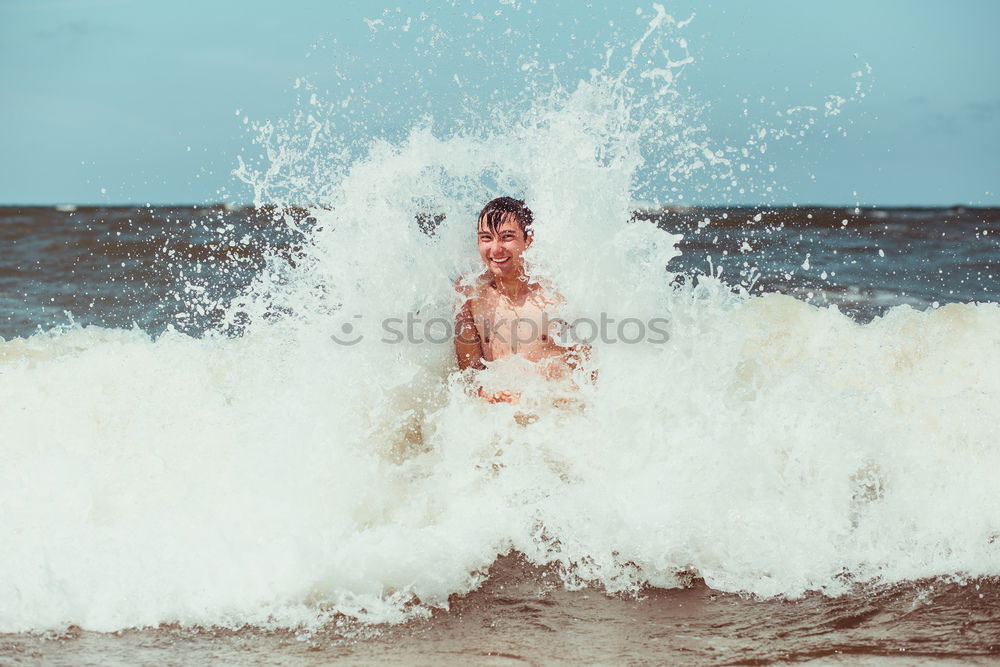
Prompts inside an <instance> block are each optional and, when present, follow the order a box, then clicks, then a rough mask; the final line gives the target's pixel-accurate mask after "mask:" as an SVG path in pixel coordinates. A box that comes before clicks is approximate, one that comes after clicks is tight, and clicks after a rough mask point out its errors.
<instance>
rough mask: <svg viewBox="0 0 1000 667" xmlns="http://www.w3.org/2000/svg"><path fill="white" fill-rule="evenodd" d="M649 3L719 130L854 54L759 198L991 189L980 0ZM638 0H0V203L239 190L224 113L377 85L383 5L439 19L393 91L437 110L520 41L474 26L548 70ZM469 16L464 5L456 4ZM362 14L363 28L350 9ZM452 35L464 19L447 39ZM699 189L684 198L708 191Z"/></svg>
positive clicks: (998, 163) (238, 143)
mask: <svg viewBox="0 0 1000 667" xmlns="http://www.w3.org/2000/svg"><path fill="white" fill-rule="evenodd" d="M663 4H664V5H665V6H666V9H667V11H668V12H669V13H671V14H672V15H674V16H676V17H677V18H679V19H681V18H688V17H689V16H690V15H691V14H692V13H694V15H695V17H694V20H693V21H692V22H691V23H690V24H689V25H688V26H687V27H686V28H685V29H684V33H683V34H684V36H685V37H686V39H687V40H688V43H689V45H690V51H691V54H692V55H693V56H694V58H695V62H694V64H693V65H691V66H690V67H688V68H687V69H686V70H685V72H684V77H683V80H682V83H683V86H684V87H685V88H686V89H690V91H691V94H692V95H694V96H696V97H697V99H699V100H701V101H702V102H704V105H705V112H704V119H705V121H706V123H707V124H708V126H709V128H710V132H711V134H712V136H713V137H714V138H716V139H717V140H719V141H721V142H726V141H727V140H730V139H732V140H736V139H737V138H738V137H739V136H742V135H741V133H742V132H744V131H745V127H743V126H741V125H740V123H741V122H742V121H741V120H740V115H741V113H742V111H743V109H745V108H748V106H749V108H750V110H751V114H752V115H756V116H757V117H758V119H766V117H767V114H772V113H773V109H780V108H782V107H787V106H789V105H796V104H816V103H818V102H820V103H821V101H822V99H824V97H825V96H826V95H827V94H841V95H846V94H848V93H849V92H850V91H851V90H852V86H853V83H854V80H853V79H852V78H851V73H852V72H854V71H857V70H858V69H859V68H860V67H861V66H862V65H863V64H864V63H868V64H870V65H871V68H872V73H871V74H870V75H866V77H865V78H864V82H865V85H866V87H867V88H866V89H867V90H869V92H868V94H867V96H866V97H865V99H864V100H861V101H860V102H859V103H856V104H855V103H852V104H848V105H846V106H845V108H844V111H843V113H842V114H841V116H840V117H838V118H837V119H836V121H837V122H842V123H843V126H844V127H845V128H846V129H847V136H846V137H844V136H842V135H841V134H840V133H839V132H832V133H831V134H832V136H830V137H824V136H822V135H823V132H814V133H812V134H811V135H809V136H807V137H806V138H804V139H803V140H802V143H801V145H797V146H793V145H788V146H784V147H778V148H776V150H775V152H774V154H773V155H772V157H773V159H774V160H776V161H777V162H778V164H779V170H778V172H777V173H778V174H779V178H780V181H781V184H782V187H783V190H782V191H781V192H780V193H778V194H774V195H772V196H771V197H770V199H769V200H768V201H766V202H763V203H787V202H792V201H796V202H799V203H805V202H811V203H824V204H855V203H860V204H862V205H869V204H871V205H874V204H883V205H890V204H919V205H936V204H940V205H950V204H971V205H1000V74H998V66H1000V40H997V39H996V37H995V31H996V29H997V28H998V27H1000V2H996V1H995V0H955V1H954V2H950V3H944V2H939V1H937V0H933V1H932V0H879V1H878V2H872V1H871V0H864V1H862V0H842V1H840V2H837V3H813V2H808V3H807V2H799V1H793V0H780V1H779V0H758V1H756V2H754V3H746V2H735V1H731V2H693V1H690V0H687V1H684V2H681V1H678V2H664V3H663ZM650 6H651V3H645V2H633V3H629V4H627V5H625V4H623V3H620V2H613V3H612V2H608V3H601V2H589V3H588V2H579V1H567V0H562V1H544V0H538V2H531V1H530V0H506V1H502V0H489V1H486V0H453V1H448V2H418V1H415V0H394V1H393V2H391V3H389V4H387V5H384V6H383V5H377V4H374V3H371V2H365V3H361V2H350V1H339V2H338V1H332V0H331V1H327V2H319V1H316V0H311V1H297V0H289V1H287V2H283V3H279V4H275V3H265V2H258V1H254V0H243V1H241V2H235V1H230V0H215V1H212V2H201V3H195V2H190V1H188V0H179V1H177V2H171V3H155V2H139V1H137V0H0V90H2V91H3V104H2V105H0V127H2V128H3V129H2V131H0V153H2V154H3V156H4V160H3V167H2V172H0V175H2V178H0V203H22V204H31V203H38V204H59V203H126V202H135V203H145V202H150V203H203V202H210V201H217V200H219V198H220V197H221V196H223V195H227V196H229V197H231V198H232V199H235V200H241V199H243V200H245V199H246V198H247V197H248V196H249V193H247V192H246V190H245V188H243V186H242V185H241V184H240V183H239V182H238V181H237V180H236V179H235V178H234V177H233V176H232V173H231V172H232V170H233V168H234V167H235V166H236V159H237V156H238V155H240V154H241V153H244V152H246V151H248V149H249V148H250V147H251V135H250V134H249V133H248V131H247V128H246V126H245V125H244V124H243V122H242V120H243V118H244V117H250V118H253V119H268V118H274V119H277V118H282V117H287V116H288V115H289V114H290V113H292V112H293V111H294V109H295V108H296V107H295V101H296V96H297V95H300V94H301V89H298V90H297V89H295V87H294V86H295V81H296V79H299V78H302V77H305V78H308V80H309V81H311V82H312V84H313V85H315V86H316V87H317V88H318V89H319V90H320V92H324V91H333V92H331V95H332V96H333V97H336V95H337V94H339V93H338V92H337V91H339V92H340V93H342V92H343V91H345V90H347V89H349V88H351V87H353V88H355V89H356V90H358V89H360V87H361V86H362V85H363V84H364V82H365V81H366V80H371V79H374V77H375V76H377V75H383V76H384V77H385V79H387V80H388V81H389V82H390V83H389V85H388V86H385V85H383V86H382V87H381V88H378V87H376V88H374V89H373V90H372V91H370V93H368V94H370V95H372V96H379V95H383V96H388V95H389V93H388V92H387V87H388V88H391V82H392V77H393V73H392V72H389V71H388V70H390V69H392V70H397V71H403V70H405V69H406V68H407V67H409V66H411V65H412V64H413V62H411V61H410V60H409V59H408V58H407V57H404V55H402V54H404V53H406V51H405V49H403V50H398V51H395V52H393V51H392V49H390V48H388V44H389V43H391V41H392V40H393V39H395V37H393V36H389V37H387V36H386V35H387V33H385V32H382V33H378V31H379V30H383V28H384V26H385V25H387V24H395V25H402V22H403V21H404V20H405V19H406V18H412V19H413V20H417V18H418V17H419V16H420V14H421V13H423V14H424V15H425V24H426V25H430V24H434V25H436V26H438V27H439V28H440V30H441V31H442V33H443V34H445V35H447V39H448V40H450V42H449V45H448V46H445V47H441V52H440V54H439V56H438V57H436V58H435V57H434V56H433V54H431V55H428V54H427V53H426V52H425V53H424V56H423V58H424V60H422V61H420V62H421V64H423V65H426V64H429V63H432V61H433V63H432V64H433V69H434V70H435V72H434V74H433V75H429V76H427V77H426V89H425V90H423V91H414V89H413V84H412V81H411V82H410V84H409V85H410V88H409V89H408V91H409V93H410V94H411V95H414V93H415V92H419V95H414V97H415V98H417V97H419V98H421V99H423V100H427V101H428V104H431V107H430V108H429V111H430V113H431V114H432V115H441V114H450V115H452V116H454V114H456V113H458V112H455V111H452V110H450V109H449V108H448V105H445V104H444V103H443V102H442V103H441V104H440V105H438V106H435V105H434V104H432V103H431V101H432V100H441V99H444V98H446V97H447V94H450V93H446V92H445V86H446V83H447V82H449V81H450V80H451V79H452V78H453V76H454V74H456V73H457V74H461V75H462V76H463V77H465V78H466V79H469V78H472V79H475V78H477V77H480V78H482V79H483V80H484V81H485V80H486V77H487V76H490V75H489V74H487V72H488V71H490V70H497V71H500V70H503V69H504V68H505V67H507V66H509V65H510V64H511V63H516V62H517V58H518V57H520V56H521V55H523V54H517V53H505V52H504V51H503V49H504V48H510V47H511V44H512V42H510V41H509V40H508V41H503V40H500V41H498V42H497V44H496V48H495V50H493V51H487V50H486V49H483V51H486V53H487V54H488V55H487V60H486V61H484V60H482V59H481V58H480V59H476V58H472V57H470V58H468V59H466V58H464V57H463V55H462V53H464V50H468V47H469V45H470V43H472V42H481V41H482V35H484V34H487V33H488V34H491V35H500V34H502V33H503V31H504V30H505V29H506V28H508V27H511V28H513V29H514V31H515V34H516V35H519V36H520V37H522V38H525V39H527V38H530V40H532V41H534V42H535V43H536V44H538V45H539V46H538V51H539V52H540V56H541V58H542V59H543V60H545V61H546V62H550V63H557V64H559V70H558V71H559V73H560V75H561V78H562V80H563V81H564V82H565V81H566V80H567V79H571V78H572V77H574V76H580V75H582V73H583V72H585V71H586V69H587V68H588V67H591V66H594V65H596V64H597V63H598V61H599V59H600V56H601V54H602V53H603V48H598V47H599V45H600V44H601V43H602V42H605V41H609V42H610V43H613V44H614V43H621V44H623V45H624V44H627V43H630V42H631V41H632V40H634V39H635V38H637V37H638V36H639V35H640V34H641V32H642V28H643V26H644V24H645V20H646V19H648V16H649V14H650ZM384 8H388V9H389V13H388V14H387V15H385V16H383V9H384ZM397 8H398V10H399V11H397ZM637 8H641V9H643V10H644V12H645V14H644V16H637V15H636V9H637ZM498 11H499V12H500V13H499V15H497V12H498ZM476 14H480V15H482V16H483V17H484V19H483V20H482V21H477V20H473V19H472V18H470V17H473V16H474V15H476ZM379 18H383V19H384V21H385V23H384V24H382V25H379V24H376V33H378V34H376V33H373V32H372V30H370V28H369V24H368V23H367V22H366V21H365V19H369V20H372V19H379ZM611 24H613V26H612V25H611ZM476 30H478V31H479V32H478V33H476V32H475V31H476ZM483 30H485V31H486V32H485V33H484V32H483ZM470 32H471V33H474V35H478V36H473V37H465V35H466V33H470ZM397 34H398V35H399V36H400V37H402V35H401V34H400V33H397ZM425 34H426V33H425ZM387 40H388V41H387ZM463 40H465V41H463ZM517 43H518V42H517V41H515V42H513V44H514V45H515V46H516V44H517ZM463 49H464V50H463ZM489 58H495V59H496V62H490V61H489ZM512 69H513V70H516V69H517V68H512ZM397 75H398V76H403V75H402V74H397ZM493 76H495V75H493ZM498 80H499V79H498ZM451 93H454V91H451ZM357 94H358V93H355V95H357ZM761 98H764V101H763V102H761V101H760V99H761ZM385 99H389V98H388V97H386V98H385ZM744 99H746V100H749V102H744V101H743V100H744ZM772 103H773V106H771V105H772ZM414 106H418V105H417V104H414ZM237 110H240V115H237V114H236V111H237ZM422 110H423V111H426V109H422ZM408 119H409V116H407V115H406V114H401V115H400V117H399V118H397V119H395V122H398V123H399V124H402V125H405V124H406V122H407V120H408ZM452 120H454V118H452ZM834 127H835V124H830V125H829V127H828V128H827V129H830V130H833V129H834ZM383 129H384V128H383ZM377 131H378V130H373V132H377ZM360 139H364V137H361V138H360ZM855 193H856V194H855ZM704 197H705V198H706V201H701V202H691V203H720V202H718V201H712V195H711V194H706V195H704ZM760 200H761V197H759V196H755V195H747V196H746V197H744V198H743V199H742V200H739V199H737V200H735V201H734V200H730V203H757V202H758V201H760Z"/></svg>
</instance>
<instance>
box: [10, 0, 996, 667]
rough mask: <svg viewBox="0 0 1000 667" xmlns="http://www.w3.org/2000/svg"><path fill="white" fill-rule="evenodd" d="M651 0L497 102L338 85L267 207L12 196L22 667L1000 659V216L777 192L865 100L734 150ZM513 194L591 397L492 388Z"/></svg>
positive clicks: (260, 195)
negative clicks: (498, 267)
mask: <svg viewBox="0 0 1000 667" xmlns="http://www.w3.org/2000/svg"><path fill="white" fill-rule="evenodd" d="M654 10H655V11H654V12H652V13H648V12H647V14H646V15H644V16H643V17H642V24H641V25H640V29H638V30H637V31H636V33H635V34H634V35H631V36H630V37H628V38H627V39H625V40H624V41H623V42H622V43H621V44H618V45H617V47H616V48H617V50H616V49H615V48H612V49H610V50H609V51H607V52H606V53H604V52H602V53H601V54H600V55H601V57H600V58H598V59H597V61H598V65H597V66H595V67H594V68H593V69H592V70H591V71H590V72H589V73H586V74H584V75H583V76H582V77H581V78H573V77H568V76H564V77H562V78H552V77H551V76H550V71H551V70H550V69H549V68H544V67H536V68H530V67H528V68H524V67H522V68H519V69H518V70H517V71H518V72H523V76H524V77H525V80H526V81H527V83H526V84H525V86H524V88H523V91H522V93H523V94H519V95H514V96H511V99H510V100H509V101H508V103H504V102H503V101H496V106H492V107H490V111H489V113H485V114H483V115H476V114H477V112H475V111H474V110H470V109H481V108H485V106H488V105H478V106H477V105H473V106H471V107H469V108H464V109H462V110H454V109H453V110H450V111H449V110H438V114H439V116H440V117H438V118H437V122H433V121H434V119H433V118H432V119H431V120H428V119H426V118H425V119H421V120H418V121H415V122H414V123H413V124H412V125H411V126H408V127H407V128H406V130H405V131H403V132H398V133H395V134H393V133H391V132H390V133H378V132H375V131H374V130H371V132H370V133H369V134H368V135H365V137H366V138H365V139H364V140H363V141H359V140H358V139H357V137H358V136H359V135H358V132H357V130H358V127H360V126H358V125H356V123H359V122H361V120H366V121H370V122H375V120H373V119H377V118H380V116H379V115H378V114H377V113H374V111H377V110H378V109H377V108H376V107H377V103H376V101H374V100H375V97H371V98H370V100H369V103H370V105H372V107H371V108H368V109H367V111H369V112H372V113H362V114H359V115H353V116H347V115H345V114H347V113H348V112H347V111H345V109H355V107H352V106H350V105H346V104H340V103H338V101H337V100H333V101H331V103H330V104H325V103H323V102H322V101H319V102H317V99H316V94H315V93H310V95H306V96H304V97H303V101H302V104H303V105H304V107H303V109H304V111H303V112H302V113H295V114H293V115H292V116H291V117H289V118H288V119H286V120H285V121H281V122H271V121H267V122H262V123H260V124H259V125H256V126H254V127H255V130H256V131H258V135H257V138H256V139H255V140H254V141H253V142H252V147H253V148H254V149H255V150H259V152H260V154H259V156H258V157H257V158H256V159H251V157H249V154H248V155H247V156H246V157H241V158H240V161H239V163H238V165H237V166H236V169H235V174H234V178H235V179H237V180H239V181H241V182H243V183H245V184H246V185H247V187H248V190H249V191H252V196H250V197H248V199H249V200H250V201H249V202H248V203H247V204H246V205H242V204H240V205H237V204H231V203H227V204H219V203H203V204H199V205H175V206H164V205H158V206H152V205H128V206H88V205H83V204H73V203H67V204H65V205H60V206H14V205H12V206H5V207H0V249H2V252H0V434H2V437H3V444H2V452H3V458H2V461H3V465H2V466H0V545H2V548H0V663H2V664H56V665H81V664H130V665H131V664H175V665H188V664H206V663H210V664H241V665H242V664H273V665H314V664H352V665H353V664H373V663H390V664H515V663H528V664H565V663H573V664H692V665H760V664H785V663H809V664H883V663H890V662H891V663H898V664H923V663H936V664H995V662H996V661H997V660H998V659H1000V493H997V489H998V485H997V472H996V471H997V470H1000V426H998V422H997V419H996V414H997V413H996V406H997V404H998V402H1000V336H998V333H997V332H998V331H1000V209H995V208H982V207H973V206H965V205H962V206H954V205H950V204H948V205H942V206H940V207H900V206H884V205H878V204H872V203H864V202H849V203H847V204H844V205H838V206H819V205H815V206H814V205H808V204H782V205H777V204H769V203H766V202H768V201H775V200H777V199H778V198H779V197H780V196H781V195H780V192H779V190H780V187H781V184H780V179H779V177H778V176H774V175H773V174H774V173H780V171H781V170H778V172H774V171H773V170H772V169H771V168H770V166H771V165H770V164H769V161H770V160H771V159H772V158H771V157H770V153H769V152H768V150H769V148H768V147H773V146H774V145H775V144H776V143H780V142H782V141H785V142H788V141H794V137H795V136H800V135H799V134H798V133H799V132H806V131H817V132H825V131H827V130H831V131H833V130H836V128H837V127H838V124H840V123H842V122H843V118H844V117H845V116H847V115H849V114H850V113H851V111H850V105H851V104H854V103H858V104H861V103H862V101H861V100H862V98H863V93H864V88H863V86H862V87H859V88H856V89H855V91H854V93H850V94H846V95H844V96H840V97H838V98H837V99H838V100H840V102H837V103H836V104H833V103H831V105H830V106H825V107H824V106H823V105H819V106H816V107H815V108H814V109H812V111H809V110H806V111H802V110H801V109H798V110H797V111H796V115H795V118H796V119H797V120H796V124H792V129H791V130H790V129H789V123H786V122H784V120H782V121H781V122H780V123H779V124H777V125H776V126H774V127H769V126H767V125H766V124H762V125H760V126H759V127H757V128H756V129H755V130H754V132H752V133H751V134H749V135H748V137H747V139H746V142H745V143H744V144H742V145H727V144H725V143H724V142H721V141H716V140H714V139H713V133H712V128H711V127H706V126H705V125H704V124H699V122H698V121H697V120H696V117H695V115H696V113H697V108H698V106H699V105H698V104H697V103H695V102H696V101H691V100H687V99H686V98H685V93H684V91H683V90H681V89H679V88H677V87H676V86H675V85H674V82H675V78H676V76H677V75H679V74H680V70H681V69H682V68H683V67H684V63H685V59H684V58H679V56H678V53H679V52H681V53H682V52H683V47H684V42H683V39H681V38H680V37H678V34H677V30H678V29H679V28H680V24H681V23H682V22H678V21H676V20H673V19H672V18H671V17H670V16H669V15H668V14H666V12H665V11H664V10H663V8H662V7H659V6H658V5H656V6H654ZM406 25H407V30H409V25H410V24H409V23H407V24H406ZM420 30H421V28H420V27H419V26H416V27H413V29H412V33H411V32H406V35H408V36H409V37H408V38H413V39H421V38H422V37H421V33H420ZM428 30H429V28H428ZM400 34H402V33H400ZM414 35H415V36H414ZM396 37H397V36H393V39H396ZM420 43H421V44H425V43H427V42H420ZM667 46H670V47H671V48H673V51H672V55H669V56H668V54H667V51H668V49H667V48H666V47H667ZM678 49H681V51H678ZM446 74H449V79H450V72H448V71H447V70H446ZM864 76H865V74H864V72H863V71H860V72H859V80H862V81H863V80H864ZM345 85H347V84H345ZM401 85H402V84H401ZM414 85H416V84H414ZM359 90H360V92H358V93H357V94H356V95H355V97H354V98H352V99H353V100H354V101H353V102H352V104H354V105H357V104H362V105H363V104H364V103H365V102H364V99H363V98H364V90H363V89H359ZM359 99H360V101H359ZM841 103H844V104H843V105H841ZM504 104H507V106H504ZM305 111H308V113H306V112H305ZM432 112H433V110H432ZM351 113H352V114H353V113H356V112H355V111H351ZM692 114H695V115H692ZM433 115H434V114H433V113H431V116H433ZM359 119H361V120H359ZM459 121H460V122H459ZM761 122H762V123H763V121H761ZM351 123H355V125H351ZM799 123H801V125H800V124H799ZM348 127H350V128H352V130H351V132H347V131H346V130H345V128H348ZM810 128H816V129H815V130H812V129H810ZM834 134H835V132H834ZM346 137H353V138H352V139H348V138H346ZM789 168H794V165H791V166H789V165H785V166H784V167H783V169H786V170H787V169H789ZM775 188H778V190H775ZM748 193H749V194H748ZM754 193H757V194H759V195H760V199H761V201H763V202H765V203H762V204H759V205H743V204H741V205H737V204H735V203H728V204H727V203H725V200H726V199H727V198H729V199H732V200H736V199H739V198H740V197H744V196H750V195H753V194H754ZM499 195H512V196H515V197H519V198H523V199H524V200H525V201H526V202H527V203H528V205H529V206H530V207H531V208H532V210H533V212H534V216H535V223H534V225H533V227H534V237H533V241H532V244H531V247H530V249H529V250H528V251H527V253H526V254H525V259H526V262H527V267H528V270H529V273H530V274H531V275H532V277H533V278H536V277H537V279H538V280H539V281H542V282H543V283H544V284H545V285H548V286H549V287H550V288H551V289H552V290H554V291H555V292H557V293H558V294H559V296H560V299H559V300H558V306H557V311H558V312H557V314H558V316H559V317H560V321H562V322H566V323H569V324H570V329H571V331H572V332H573V335H574V336H575V337H576V338H575V339H574V344H578V345H581V346H582V345H585V346H586V348H587V350H588V352H587V354H586V355H585V361H584V362H583V363H582V364H581V365H580V367H579V368H577V369H576V370H575V371H574V372H573V374H572V377H570V378H568V379H566V380H565V381H549V380H545V379H543V378H542V377H541V376H540V375H539V374H538V373H536V372H535V371H534V369H533V368H532V367H531V364H530V363H529V362H525V361H524V360H521V359H518V358H516V357H514V358H511V359H509V360H506V361H498V362H494V363H491V364H489V365H488V368H486V369H485V370H483V371H480V372H478V373H477V374H476V375H475V377H470V376H468V375H467V374H463V373H461V372H459V371H458V368H457V364H456V362H455V357H454V350H453V343H452V335H453V331H452V329H451V327H452V322H453V321H454V316H455V313H456V312H457V309H458V308H459V307H460V305H461V303H460V301H461V299H460V297H459V295H458V293H457V292H456V290H455V288H454V287H455V283H456V280H458V279H460V278H462V277H469V276H472V275H475V274H476V273H478V272H479V271H481V266H480V259H479V256H478V253H477V250H476V241H475V221H476V217H477V213H478V211H479V209H480V208H481V207H482V206H483V204H484V203H485V202H486V201H488V200H490V199H492V198H493V197H496V196H499ZM737 195H739V197H738V196H737ZM744 198H745V197H744ZM697 201H712V202H715V203H713V204H712V205H711V206H705V205H695V204H690V203H689V202H697ZM719 201H722V202H723V203H721V204H720V203H718V202H719ZM475 384H481V385H483V386H487V387H493V388H496V389H508V390H514V391H517V392H518V393H519V394H520V397H521V398H520V402H519V403H517V404H489V403H487V402H485V401H483V400H481V399H480V398H478V397H477V396H476V395H475V392H474V391H471V387H473V386H474V385H475Z"/></svg>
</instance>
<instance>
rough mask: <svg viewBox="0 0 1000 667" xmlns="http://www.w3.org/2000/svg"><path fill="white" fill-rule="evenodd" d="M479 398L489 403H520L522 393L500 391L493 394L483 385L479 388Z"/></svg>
mask: <svg viewBox="0 0 1000 667" xmlns="http://www.w3.org/2000/svg"><path fill="white" fill-rule="evenodd" d="M479 398H481V399H483V400H484V401H486V402H487V403H520V402H521V394H519V393H517V392H512V391H498V392H494V393H492V394H489V393H487V392H486V391H485V390H484V389H483V388H482V387H480V388H479Z"/></svg>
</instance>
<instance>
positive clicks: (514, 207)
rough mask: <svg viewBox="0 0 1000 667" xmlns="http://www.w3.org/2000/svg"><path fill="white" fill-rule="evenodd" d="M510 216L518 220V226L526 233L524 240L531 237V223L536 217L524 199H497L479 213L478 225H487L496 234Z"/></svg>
mask: <svg viewBox="0 0 1000 667" xmlns="http://www.w3.org/2000/svg"><path fill="white" fill-rule="evenodd" d="M508 215H513V216H514V219H515V220H517V224H518V226H519V227H520V228H521V231H522V232H524V238H526V239H527V238H528V237H530V236H531V234H532V230H531V223H532V222H533V221H534V219H535V216H534V215H533V214H532V213H531V209H530V208H528V207H527V206H525V205H524V200H523V199H514V198H513V197H497V198H496V199H494V200H492V201H491V202H490V203H488V204H486V206H484V207H483V210H482V211H480V212H479V220H478V225H479V226H482V225H485V226H486V228H487V229H489V230H490V231H491V232H493V233H494V234H496V232H497V227H499V226H500V225H502V224H503V221H504V219H505V218H506V217H507V216H508Z"/></svg>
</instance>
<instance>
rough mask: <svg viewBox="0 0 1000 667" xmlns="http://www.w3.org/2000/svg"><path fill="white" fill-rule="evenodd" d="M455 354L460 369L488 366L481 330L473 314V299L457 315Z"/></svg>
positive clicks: (478, 368)
mask: <svg viewBox="0 0 1000 667" xmlns="http://www.w3.org/2000/svg"><path fill="white" fill-rule="evenodd" d="M455 356H456V357H458V368H459V369H460V370H463V371H464V370H465V369H466V368H475V369H477V370H481V369H483V368H486V366H485V365H484V364H483V346H482V343H481V341H480V339H479V330H478V329H477V328H476V320H475V318H474V317H473V315H472V299H468V300H467V301H466V302H465V303H464V304H463V305H462V308H461V310H459V311H458V315H456V316H455Z"/></svg>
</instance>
